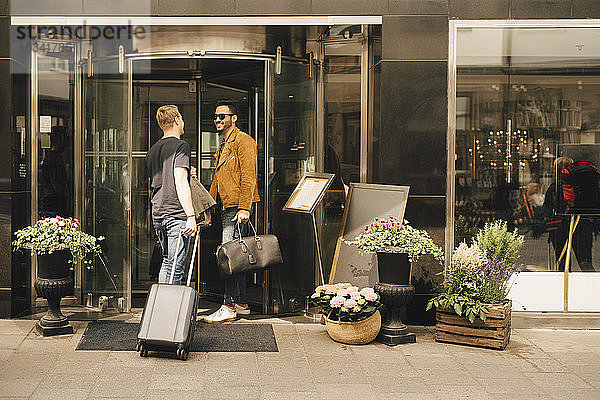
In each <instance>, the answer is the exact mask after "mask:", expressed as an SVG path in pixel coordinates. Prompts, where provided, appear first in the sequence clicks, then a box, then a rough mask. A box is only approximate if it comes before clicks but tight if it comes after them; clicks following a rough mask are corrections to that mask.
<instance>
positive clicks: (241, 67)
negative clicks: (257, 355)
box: [79, 51, 319, 313]
mask: <svg viewBox="0 0 600 400" xmlns="http://www.w3.org/2000/svg"><path fill="white" fill-rule="evenodd" d="M80 68H81V88H82V101H81V103H82V118H81V124H82V126H81V127H82V130H81V131H82V133H83V135H82V136H83V139H82V140H83V143H82V148H83V152H82V156H81V164H82V170H83V171H82V174H81V175H82V183H81V186H82V192H83V193H82V198H83V201H82V206H81V209H80V216H81V218H82V221H83V226H84V228H85V230H86V231H88V232H90V233H92V234H95V235H103V236H105V237H106V241H105V243H104V245H103V246H104V247H103V250H104V253H105V264H106V265H103V264H101V260H96V262H95V266H94V268H92V269H86V270H82V271H79V273H80V274H81V285H82V290H81V292H82V293H92V295H93V296H94V298H97V296H102V295H106V296H109V297H111V298H114V299H115V300H114V301H116V298H117V297H120V296H123V297H125V302H126V308H127V309H129V308H131V307H141V306H143V302H144V299H145V297H146V293H147V290H148V288H149V286H150V285H151V284H152V283H153V282H154V281H155V280H154V279H152V277H151V276H150V271H149V264H150V258H151V255H152V250H153V248H154V245H155V240H156V238H155V234H154V231H153V227H152V221H151V217H150V215H151V214H150V196H149V191H148V186H147V182H146V168H145V165H144V158H145V155H146V153H147V151H148V149H149V148H150V147H151V146H152V145H153V144H154V143H155V142H156V141H157V140H158V139H159V138H160V137H161V135H162V133H161V132H160V129H159V128H158V125H157V123H156V120H155V117H154V115H155V113H156V110H157V108H158V107H160V106H161V105H164V104H175V105H177V106H178V107H179V109H180V111H181V113H182V116H183V118H184V120H185V134H184V136H183V137H182V138H183V139H184V140H186V141H187V142H188V143H189V144H190V145H191V147H192V163H193V165H194V166H195V167H196V169H197V171H198V177H199V179H200V180H201V182H202V183H203V184H204V185H205V186H206V187H207V188H208V186H209V185H210V182H211V179H212V176H213V173H214V162H213V156H212V154H213V153H214V152H215V151H216V149H217V147H218V143H219V142H218V140H219V138H218V135H217V133H216V130H215V127H214V124H213V121H212V116H213V113H214V104H215V101H216V100H218V99H222V98H229V99H232V100H234V101H235V102H236V103H237V104H238V110H239V119H238V126H239V127H240V128H241V129H242V130H243V131H245V132H247V133H248V134H249V135H251V136H252V137H253V138H254V139H255V140H256V142H257V145H258V159H257V179H258V187H259V196H260V198H261V202H260V203H258V204H257V207H256V209H255V212H254V215H253V220H254V222H255V226H256V227H257V230H258V231H259V232H265V233H266V232H270V233H275V234H276V235H277V236H278V237H279V240H280V243H281V248H282V253H283V258H284V265H282V266H280V267H278V268H277V269H276V270H274V271H270V272H261V273H256V274H252V275H249V276H248V277H247V286H248V296H249V301H250V303H251V306H252V307H253V308H255V309H257V311H261V312H263V313H284V312H293V311H298V310H300V309H302V308H303V306H304V298H305V296H306V295H308V294H310V292H311V291H312V289H313V288H314V284H315V278H316V275H315V268H314V266H315V251H314V245H313V239H312V227H311V225H310V223H309V221H306V220H304V219H303V218H301V217H297V216H290V215H283V214H282V213H281V208H282V207H283V204H284V203H285V201H286V200H287V197H288V196H289V195H290V194H291V192H292V191H293V188H294V186H295V185H296V183H297V182H298V181H299V179H300V177H301V176H302V174H303V173H304V172H311V171H315V169H316V165H317V163H318V161H317V157H318V156H317V154H318V152H317V139H316V131H317V130H316V123H317V121H316V115H317V113H316V106H317V105H316V88H317V77H318V76H319V74H317V73H316V72H317V71H316V68H317V67H316V66H315V65H313V64H312V63H309V62H308V61H306V60H301V59H292V58H285V57H283V58H281V57H279V58H278V57H274V56H269V55H264V54H250V53H230V54H228V53H224V52H214V53H211V52H209V51H206V52H205V51H203V52H192V51H190V52H171V53H160V54H149V53H146V54H131V55H128V54H120V56H119V57H112V58H106V59H97V60H94V59H92V58H88V59H87V60H84V62H82V63H80ZM201 235H202V236H201V245H200V246H199V250H198V251H199V255H198V257H197V260H198V262H197V265H196V266H195V268H196V271H197V272H196V273H195V274H194V280H195V282H196V285H197V288H198V290H199V291H200V292H201V293H202V294H204V295H206V296H207V297H210V298H213V299H215V300H216V299H218V298H219V297H220V296H222V292H223V287H222V279H221V277H220V276H219V273H218V270H217V266H216V260H215V257H214V252H215V250H216V247H217V245H218V244H220V222H219V221H215V223H214V224H213V226H212V227H210V228H207V229H206V230H203V231H202V234H201ZM111 305H112V304H111Z"/></svg>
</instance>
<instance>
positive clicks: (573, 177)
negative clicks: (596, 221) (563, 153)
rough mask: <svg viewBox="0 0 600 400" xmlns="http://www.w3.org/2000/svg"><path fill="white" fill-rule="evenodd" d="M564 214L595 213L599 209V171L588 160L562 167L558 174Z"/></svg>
mask: <svg viewBox="0 0 600 400" xmlns="http://www.w3.org/2000/svg"><path fill="white" fill-rule="evenodd" d="M560 184H561V187H562V198H563V201H564V202H563V204H564V213H565V214H586V213H592V212H593V213H597V212H598V210H600V173H599V172H598V167H596V165H594V164H593V163H591V162H589V161H575V162H573V163H571V164H569V165H566V166H565V167H563V169H562V171H561V176H560Z"/></svg>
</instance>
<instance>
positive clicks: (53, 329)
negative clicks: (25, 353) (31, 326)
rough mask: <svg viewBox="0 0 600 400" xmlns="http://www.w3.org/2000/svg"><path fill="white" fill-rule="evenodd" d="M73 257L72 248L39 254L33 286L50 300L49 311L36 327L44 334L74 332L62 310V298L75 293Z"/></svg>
mask: <svg viewBox="0 0 600 400" xmlns="http://www.w3.org/2000/svg"><path fill="white" fill-rule="evenodd" d="M71 257H72V256H71V251H70V250H56V251H54V252H53V253H52V254H44V255H38V256H37V260H38V273H37V279H36V280H35V283H34V284H33V286H34V288H35V291H36V292H37V294H38V296H40V297H43V298H45V299H46V300H48V311H47V312H46V315H44V316H43V317H42V318H40V320H39V321H38V323H37V326H36V327H37V330H38V331H39V332H40V333H41V334H42V335H44V336H55V335H66V334H71V333H73V327H72V326H71V325H70V324H69V320H68V319H67V317H65V316H64V315H63V313H62V312H61V310H60V299H61V298H63V297H65V296H68V295H71V294H73V278H72V277H71V274H70V268H71V263H69V261H70V260H71Z"/></svg>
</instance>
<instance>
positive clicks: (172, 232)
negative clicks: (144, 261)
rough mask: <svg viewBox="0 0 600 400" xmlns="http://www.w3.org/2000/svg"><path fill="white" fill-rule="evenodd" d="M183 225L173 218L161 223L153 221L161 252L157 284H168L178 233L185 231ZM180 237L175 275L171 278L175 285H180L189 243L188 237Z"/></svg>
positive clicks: (181, 221) (183, 223)
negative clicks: (181, 238)
mask: <svg viewBox="0 0 600 400" xmlns="http://www.w3.org/2000/svg"><path fill="white" fill-rule="evenodd" d="M185 223H186V221H184V220H181V219H175V218H165V219H164V220H162V221H154V229H155V230H156V236H158V241H159V242H160V246H161V247H162V250H163V258H162V265H161V267H160V272H159V273H158V283H169V281H170V279H171V269H172V267H173V260H174V259H175V250H176V248H177V240H178V239H179V235H180V232H181V231H183V230H184V229H185ZM182 236H183V240H182V241H181V243H180V244H179V252H178V253H177V262H176V263H175V274H174V276H173V283H174V284H175V285H180V284H181V277H182V276H183V269H184V263H185V257H186V256H187V251H188V247H189V243H190V236H188V235H182Z"/></svg>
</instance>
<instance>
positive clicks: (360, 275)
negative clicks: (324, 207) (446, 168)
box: [329, 183, 410, 287]
mask: <svg viewBox="0 0 600 400" xmlns="http://www.w3.org/2000/svg"><path fill="white" fill-rule="evenodd" d="M409 189H410V188H409V186H394V185H374V184H367V183H350V190H349V191H348V196H347V197H346V206H345V208H344V217H343V222H342V229H341V231H340V236H339V237H338V240H337V244H336V247H335V254H334V256H333V265H332V266H331V274H330V275H329V283H335V282H349V283H352V284H353V285H355V286H358V287H365V286H373V285H374V284H375V283H377V282H378V280H379V276H378V273H377V268H376V266H377V259H376V256H375V254H374V253H368V254H361V253H360V252H359V251H358V248H356V247H355V246H351V245H348V244H346V243H345V242H344V239H346V240H353V239H354V238H356V236H358V234H359V233H361V232H362V231H363V230H364V227H365V226H366V225H368V224H370V223H371V222H373V220H374V219H375V218H387V217H388V216H390V215H392V216H394V217H396V218H398V219H399V220H400V221H402V220H403V219H404V211H405V210H406V203H407V202H408V191H409ZM374 267H375V268H374Z"/></svg>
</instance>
